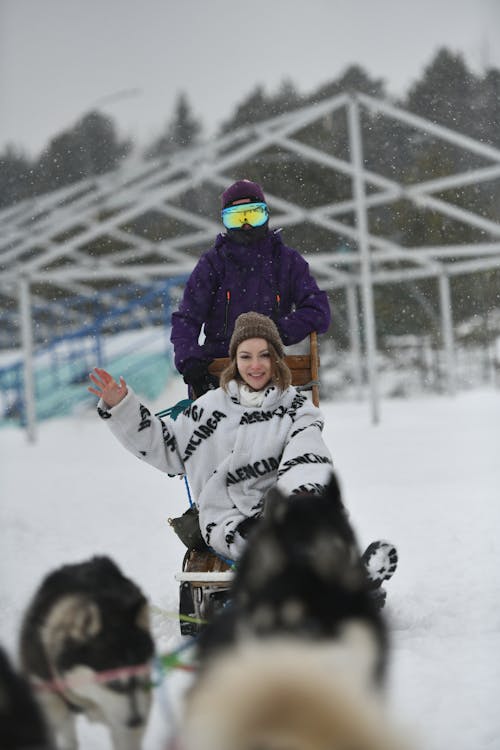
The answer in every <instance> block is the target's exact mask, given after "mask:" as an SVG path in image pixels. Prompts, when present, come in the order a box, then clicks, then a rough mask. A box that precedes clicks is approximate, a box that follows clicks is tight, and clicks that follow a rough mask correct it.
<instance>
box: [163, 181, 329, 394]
mask: <svg viewBox="0 0 500 750" xmlns="http://www.w3.org/2000/svg"><path fill="white" fill-rule="evenodd" d="M221 206H222V213H221V216H222V222H223V224H224V227H225V228H226V232H225V233H224V234H219V235H218V236H217V238H216V240H215V244H214V246H213V247H212V248H211V249H210V250H208V251H207V252H205V253H204V254H203V255H202V256H201V258H200V260H199V261H198V263H197V265H196V266H195V268H194V270H193V272H192V274H191V276H190V278H189V280H188V282H187V284H186V288H185V290H184V295H183V298H182V301H181V303H180V306H179V309H178V311H177V312H174V314H173V315H172V334H171V340H172V343H173V345H174V352H175V365H176V367H177V369H178V370H179V372H180V373H182V375H183V376H184V381H185V383H187V384H188V386H189V387H190V393H191V395H192V396H194V397H198V396H201V395H202V394H203V393H206V392H207V391H208V390H210V389H212V388H216V387H217V385H218V381H217V378H216V377H215V376H213V375H211V374H210V373H209V371H208V367H209V364H210V363H211V361H212V360H213V359H214V358H216V357H226V356H227V352H228V350H229V342H230V340H231V335H232V333H233V330H234V323H235V321H236V318H237V317H238V315H240V314H241V313H245V312H248V311H249V310H254V311H256V312H259V313H262V314H263V315H266V316H268V317H269V318H271V319H272V320H274V322H275V323H276V326H277V328H278V331H279V334H280V337H281V340H282V341H283V343H284V344H285V346H289V345H291V344H296V343H298V342H299V341H302V340H303V339H304V338H306V336H307V335H308V334H309V333H311V332H312V331H316V332H317V333H325V331H327V330H328V326H329V324H330V306H329V303H328V297H327V295H326V293H325V292H322V291H321V290H320V289H319V287H318V285H317V283H316V281H315V279H314V278H313V276H312V275H311V273H310V270H309V265H308V263H307V262H306V261H305V260H304V258H303V257H302V256H301V255H300V253H298V252H297V251H296V250H294V249H292V248H291V247H288V246H287V245H285V244H284V243H283V240H282V239H281V235H280V233H279V230H270V229H269V209H268V206H267V203H266V199H265V196H264V193H263V191H262V188H261V186H260V185H258V184H257V183H256V182H251V181H250V180H238V181H237V182H235V183H234V184H232V185H230V186H229V187H228V188H227V190H225V191H224V193H223V194H222V199H221ZM203 326H204V335H205V341H204V343H203V344H200V343H199V341H198V340H199V336H200V331H201V329H202V327H203Z"/></svg>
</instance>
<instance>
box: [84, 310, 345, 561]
mask: <svg viewBox="0 0 500 750" xmlns="http://www.w3.org/2000/svg"><path fill="white" fill-rule="evenodd" d="M229 356H230V364H229V366H228V367H227V369H226V370H225V371H224V372H223V373H222V375H221V381H220V382H221V387H220V388H217V389H215V390H211V391H208V392H207V393H206V394H204V395H203V396H201V397H200V398H199V399H197V400H196V402H194V403H192V404H191V405H190V406H189V407H188V408H187V409H186V411H184V412H183V413H182V414H181V415H180V416H179V417H178V418H177V419H176V420H175V421H174V420H172V419H169V418H168V417H164V418H162V419H160V418H158V417H155V416H153V415H152V414H151V412H150V411H149V409H148V408H147V407H146V406H144V405H143V404H141V402H140V401H139V399H138V398H137V396H136V395H135V393H134V392H133V391H132V389H131V388H129V387H128V386H127V384H126V383H125V381H124V379H123V378H120V382H119V383H117V382H116V381H115V380H114V379H113V377H112V376H111V375H110V374H109V373H108V372H106V370H103V369H100V368H95V370H94V372H93V373H92V374H91V375H90V379H91V381H92V383H93V387H89V391H91V392H92V393H94V394H96V395H97V396H99V398H100V401H99V404H98V413H99V415H100V416H101V417H102V418H103V419H106V420H107V424H108V426H109V427H110V429H111V431H112V432H113V434H114V435H115V436H116V437H117V438H118V440H119V441H120V442H121V443H122V445H124V446H125V448H127V449H128V450H129V451H130V452H131V453H133V454H134V455H136V456H137V457H138V458H140V459H141V460H143V461H146V462H147V463H150V464H151V465H152V466H155V467H156V468H158V469H160V470H161V471H164V472H166V473H167V474H170V475H174V474H184V473H185V474H187V477H188V479H189V483H190V486H191V489H192V491H193V495H194V497H195V501H196V505H197V507H198V509H199V517H200V528H201V532H202V535H203V538H204V539H205V542H206V543H207V544H208V545H209V546H210V547H212V548H213V549H214V550H215V551H216V552H218V553H219V554H220V555H224V556H226V557H229V558H231V559H233V560H234V559H237V558H238V557H239V555H240V553H241V551H242V549H243V547H244V544H245V538H246V535H247V533H248V530H249V528H250V527H251V526H252V525H253V523H254V522H255V519H256V518H258V517H259V516H260V515H261V513H262V509H263V498H264V495H265V494H266V492H267V491H268V490H269V489H270V488H271V487H272V486H273V485H275V484H277V485H278V487H280V488H281V489H282V491H283V492H284V493H286V494H290V493H293V492H299V491H301V492H321V491H322V490H323V488H324V486H325V485H326V484H327V483H328V480H329V478H330V474H331V467H332V459H331V456H330V453H329V451H328V448H327V447H326V445H325V443H324V442H323V438H322V435H321V431H322V429H323V417H322V415H321V412H320V411H319V409H318V408H317V407H315V406H313V405H312V404H311V402H310V401H309V400H308V399H307V398H306V397H305V396H303V395H302V394H300V393H299V392H298V391H297V390H296V389H295V388H294V387H293V386H292V385H290V381H291V375H290V371H289V369H288V367H287V365H286V363H285V361H284V349H283V343H282V341H281V338H280V336H279V333H278V329H277V327H276V325H275V324H274V322H273V321H272V320H271V319H270V318H267V317H266V316H265V315H261V314H259V313H255V312H248V313H243V314H242V315H240V316H239V317H238V318H237V320H236V324H235V328H234V332H233V335H232V337H231V341H230V345H229Z"/></svg>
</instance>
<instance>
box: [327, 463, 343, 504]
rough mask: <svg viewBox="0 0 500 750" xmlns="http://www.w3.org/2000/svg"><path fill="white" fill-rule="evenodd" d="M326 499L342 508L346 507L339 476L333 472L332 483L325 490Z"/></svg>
mask: <svg viewBox="0 0 500 750" xmlns="http://www.w3.org/2000/svg"><path fill="white" fill-rule="evenodd" d="M325 497H327V498H328V499H329V500H331V501H332V502H333V503H334V504H335V505H337V506H340V507H341V508H343V507H344V503H343V500H342V492H341V491H340V484H339V480H338V479H337V475H336V474H335V472H333V471H332V473H331V475H330V481H329V482H328V484H327V485H326V488H325Z"/></svg>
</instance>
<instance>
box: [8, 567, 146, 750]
mask: <svg viewBox="0 0 500 750" xmlns="http://www.w3.org/2000/svg"><path fill="white" fill-rule="evenodd" d="M153 651H154V646H153V640H152V637H151V633H150V627H149V610H148V604H147V601H146V599H145V597H144V595H143V594H142V592H141V590H140V589H139V588H138V587H137V586H136V585H135V583H133V582H132V581H131V580H129V579H128V578H126V577H125V576H124V575H123V574H122V573H121V571H120V570H119V568H118V567H117V566H116V565H115V564H114V563H113V562H112V560H110V559H109V558H108V557H93V558H92V559H90V560H88V561H85V562H82V563H76V564H73V565H65V566H63V567H61V568H59V569H58V570H56V571H54V572H53V573H51V574H50V575H48V576H47V578H45V580H44V581H43V582H42V584H41V586H40V588H39V589H38V591H37V592H36V594H35V596H34V598H33V600H32V602H31V604H30V605H29V607H28V609H27V611H26V614H25V617H24V622H23V625H22V629H21V637H20V661H21V666H22V670H23V672H24V674H25V675H26V676H27V677H28V678H29V679H30V681H31V683H32V684H33V685H34V687H35V688H36V694H37V697H38V699H39V702H40V705H41V707H42V709H43V711H44V713H45V715H46V718H47V721H48V724H49V726H50V728H51V731H52V735H53V739H54V742H55V744H56V745H57V747H58V748H59V749H60V750H75V748H77V747H78V742H77V736H76V728H75V719H76V716H77V715H78V714H79V713H83V714H85V715H86V716H87V717H88V718H89V719H90V720H91V721H98V722H101V723H104V724H105V725H107V727H108V728H109V730H110V732H111V738H112V741H113V746H114V747H115V748H116V749H118V748H120V750H138V749H139V748H140V745H141V739H142V736H143V734H144V730H145V726H146V722H147V718H148V715H149V710H150V703H151V697H150V696H151V693H150V690H149V681H150V680H149V663H150V660H151V658H152V656H153ZM139 665H144V666H145V669H144V672H142V671H141V672H139V673H138V674H135V673H132V672H133V671H134V670H131V674H127V675H120V674H119V673H118V674H117V675H115V676H114V677H115V678H114V679H112V681H106V682H103V681H100V682H98V681H96V679H94V678H95V677H96V676H97V673H99V672H107V671H109V670H116V669H120V668H126V667H135V666H139Z"/></svg>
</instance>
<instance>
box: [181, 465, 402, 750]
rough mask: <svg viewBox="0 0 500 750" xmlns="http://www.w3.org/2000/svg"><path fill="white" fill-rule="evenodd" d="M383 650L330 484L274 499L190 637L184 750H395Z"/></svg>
mask: <svg viewBox="0 0 500 750" xmlns="http://www.w3.org/2000/svg"><path fill="white" fill-rule="evenodd" d="M387 648H388V637H387V628H386V625H385V622H384V620H383V618H382V614H381V612H380V609H379V607H378V605H377V603H376V602H375V600H374V598H373V596H372V595H371V593H370V583H369V581H368V579H367V574H366V570H365V567H364V565H363V563H362V560H361V558H360V553H359V549H358V545H357V542H356V539H355V536H354V533H353V530H352V528H351V526H350V524H349V521H348V518H347V514H346V512H345V509H344V506H343V504H342V500H341V496H340V491H339V487H338V484H337V481H336V479H335V477H332V480H331V482H330V484H329V486H328V488H327V489H326V491H325V493H324V494H323V495H311V494H304V495H292V496H291V497H289V498H287V497H283V496H281V495H280V494H279V493H277V492H276V491H273V494H272V496H268V498H267V501H266V507H265V512H264V517H263V519H262V521H261V522H260V523H259V524H258V525H256V527H255V529H254V530H253V532H252V534H251V536H250V537H249V539H248V544H247V546H246V549H245V551H244V553H243V555H242V558H241V560H240V562H239V564H238V567H237V570H236V574H235V578H234V581H233V585H232V589H231V603H230V604H229V606H228V607H226V608H225V609H224V610H223V611H222V613H221V614H220V615H219V616H218V617H216V618H215V619H214V620H213V621H212V623H211V624H210V625H209V626H208V627H207V628H205V629H204V630H203V631H202V634H201V636H200V638H199V641H198V662H199V673H198V675H197V677H196V678H195V681H194V683H193V685H192V687H191V689H190V691H189V692H188V694H187V696H186V705H185V717H184V718H185V722H184V736H183V741H184V743H185V747H186V750H340V749H341V750H347V749H349V750H350V749H351V748H356V750H396V749H397V750H400V749H401V748H402V743H401V742H400V738H399V737H398V736H396V733H395V732H393V730H392V729H391V728H390V727H389V724H388V722H387V720H386V718H385V717H384V709H383V705H382V704H383V700H382V693H383V683H384V675H385V671H386V663H387Z"/></svg>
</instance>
